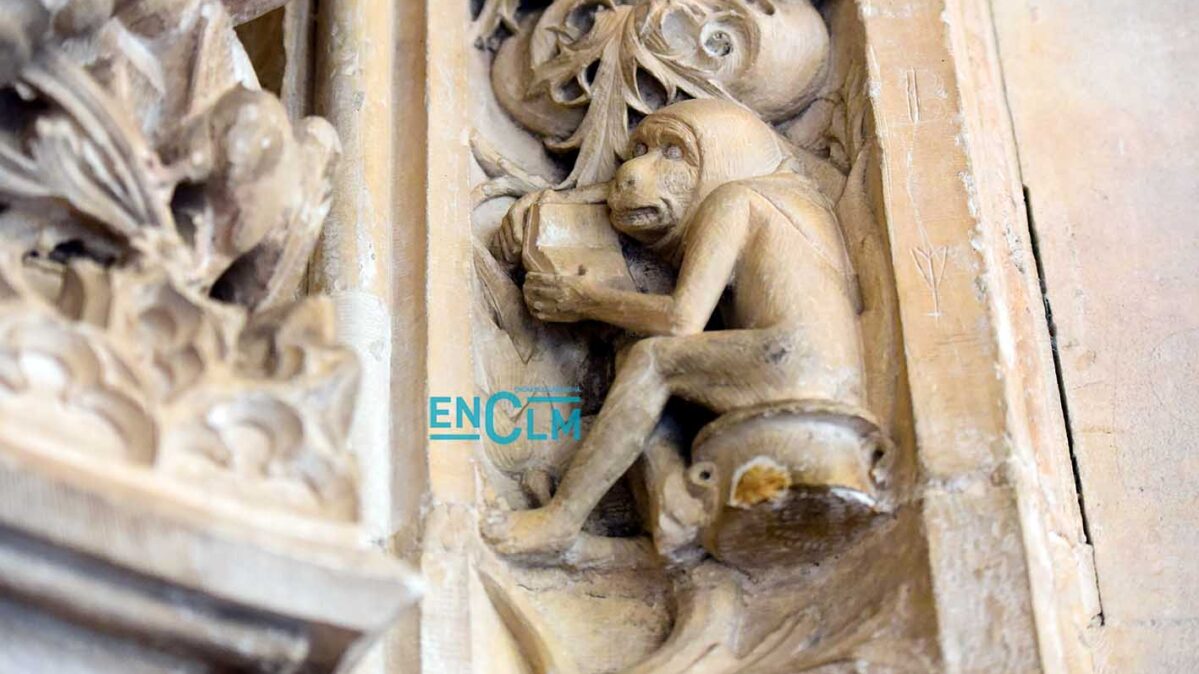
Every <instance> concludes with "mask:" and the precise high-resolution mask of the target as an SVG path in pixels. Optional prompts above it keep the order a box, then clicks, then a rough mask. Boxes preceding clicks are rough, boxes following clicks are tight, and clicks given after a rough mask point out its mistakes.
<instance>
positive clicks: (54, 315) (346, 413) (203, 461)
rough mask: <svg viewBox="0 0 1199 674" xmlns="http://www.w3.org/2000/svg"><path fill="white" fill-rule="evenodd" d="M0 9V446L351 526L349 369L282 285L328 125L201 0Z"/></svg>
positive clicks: (18, 0) (309, 206)
mask: <svg viewBox="0 0 1199 674" xmlns="http://www.w3.org/2000/svg"><path fill="white" fill-rule="evenodd" d="M3 5H4V6H5V8H6V9H7V10H9V11H6V12H5V13H3V14H2V15H0V51H2V52H3V53H4V54H6V55H11V56H12V58H10V59H6V60H5V64H6V65H5V68H4V71H3V72H0V77H2V79H0V255H2V258H0V440H3V441H4V442H5V443H8V444H11V445H15V446H20V447H25V448H28V449H32V450H34V451H41V452H47V453H51V454H56V455H61V456H64V457H75V458H76V459H80V458H82V459H83V460H93V459H100V460H103V461H106V462H108V461H118V462H124V463H127V464H130V465H132V466H140V467H142V468H144V469H149V470H152V471H156V472H158V473H160V474H168V475H171V476H172V477H173V478H177V480H178V483H187V484H190V485H192V486H199V487H201V488H203V489H204V490H205V491H206V492H208V493H217V494H224V495H227V496H230V497H233V498H236V499H240V500H243V501H250V502H253V503H255V504H256V505H259V506H264V507H272V508H282V509H285V510H290V511H292V512H298V513H301V514H304V515H311V516H317V517H323V518H333V519H341V520H348V519H354V518H356V516H357V502H356V476H355V469H354V462H353V460H352V457H351V456H350V455H349V453H348V452H347V451H346V450H345V441H346V434H347V432H348V427H349V423H350V418H351V413H352V409H353V400H354V396H355V392H356V388H357V384H356V382H357V377H358V370H357V363H356V361H355V359H354V358H353V356H352V355H351V354H349V353H348V352H346V351H344V350H342V349H340V348H338V347H336V346H335V345H334V343H333V335H332V315H331V310H330V307H329V306H328V305H327V304H326V303H325V302H324V301H322V300H320V299H317V298H310V299H304V298H302V288H301V282H302V278H303V275H304V271H305V269H306V266H307V261H308V258H309V256H310V254H311V252H312V249H313V247H314V245H315V243H316V239H317V237H318V236H319V233H320V229H321V226H322V225H323V222H324V220H325V216H326V215H327V213H328V210H329V205H330V204H329V202H330V180H329V171H330V170H331V167H332V164H333V162H334V160H335V158H336V155H337V154H338V152H339V145H338V142H337V137H336V134H335V133H334V131H333V129H332V127H330V126H329V124H328V123H326V122H325V121H324V120H320V119H316V118H309V119H304V120H300V121H299V122H297V123H296V124H294V125H293V124H292V122H291V121H290V120H289V119H288V118H287V115H286V113H285V111H284V109H283V107H282V105H281V104H280V103H279V101H278V99H276V98H275V97H274V96H272V95H270V94H268V93H264V92H262V91H261V90H259V88H258V83H257V80H256V78H255V76H254V73H253V71H252V69H251V68H250V67H249V61H248V60H247V59H246V58H245V52H244V50H243V49H242V47H241V44H240V43H239V42H238V40H237V37H236V35H235V33H234V30H233V28H234V26H233V21H232V19H231V18H230V16H229V15H228V14H227V13H226V10H225V8H224V7H223V6H222V4H221V3H220V2H217V1H216V0H176V1H173V2H150V1H149V0H147V1H145V2H139V1H137V0H134V1H132V2H127V3H123V4H121V5H120V6H119V8H118V9H116V10H115V11H114V9H113V6H112V3H107V4H106V3H103V2H100V3H96V2H89V1H87V0H74V1H73V2H68V3H66V4H65V5H62V3H54V5H53V7H56V8H57V9H51V8H50V7H47V6H46V5H43V4H41V3H40V2H38V1H37V0H3ZM9 5H11V7H9ZM60 5H62V6H60Z"/></svg>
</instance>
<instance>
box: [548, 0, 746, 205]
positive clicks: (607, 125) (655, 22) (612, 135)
mask: <svg viewBox="0 0 1199 674" xmlns="http://www.w3.org/2000/svg"><path fill="white" fill-rule="evenodd" d="M746 12H748V6H747V5H745V4H744V3H738V2H727V1H721V0H673V1H671V2H660V1H657V0H649V1H648V2H642V3H639V4H635V5H628V4H616V3H615V2H612V1H611V0H608V1H605V2H596V0H560V1H559V2H557V3H555V4H554V5H553V6H551V8H550V9H548V10H546V13H545V15H544V16H543V17H542V19H541V21H539V22H538V24H537V29H536V30H537V34H535V35H534V40H533V45H532V47H531V53H532V55H533V75H532V79H531V80H530V84H529V95H530V96H536V95H538V94H543V93H544V94H547V95H548V96H549V97H550V98H551V99H552V100H553V101H554V102H556V103H558V104H560V105H566V106H579V107H582V106H586V108H587V113H586V115H585V116H584V118H583V121H582V122H581V123H580V124H579V126H578V128H577V129H576V130H575V131H574V133H572V134H571V135H570V137H568V138H566V139H564V140H550V141H547V145H549V147H551V148H552V149H555V150H558V151H568V150H578V152H579V156H578V159H577V161H576V163H575V167H574V170H573V171H572V172H571V174H570V176H569V177H568V178H567V179H566V181H564V182H563V184H562V185H561V186H562V187H570V186H573V185H579V184H588V183H594V182H602V181H604V180H607V179H608V178H610V177H611V176H612V174H613V173H614V171H615V168H616V164H617V161H618V158H620V157H622V156H623V155H624V152H625V151H626V148H625V145H626V144H627V143H628V137H629V126H630V113H629V110H630V109H632V110H634V111H636V112H637V113H640V114H643V115H644V114H649V113H652V112H653V111H654V110H657V109H658V108H660V107H663V106H665V105H669V104H670V103H672V102H674V101H676V100H678V99H680V98H682V97H684V96H685V97H689V98H722V99H726V100H730V101H731V100H734V98H733V96H732V95H731V94H730V93H729V92H728V91H727V90H726V89H725V88H724V86H722V85H721V84H720V82H718V81H717V80H716V79H715V78H714V77H713V74H714V73H715V72H716V70H717V69H719V68H721V67H722V62H721V56H723V55H724V54H726V53H729V51H731V50H732V49H733V47H734V46H735V45H737V44H738V43H741V42H752V41H754V40H757V39H758V35H757V32H756V29H755V28H754V24H753V22H752V21H749V20H747V18H748V17H747V14H746ZM708 26H720V30H719V31H709V32H707V33H705V30H707V28H705V27H708ZM697 39H698V41H697ZM551 41H552V42H554V47H553V48H550V49H547V48H546V46H545V45H546V44H547V43H549V42H551ZM738 51H739V52H740V51H746V52H748V51H750V49H744V50H742V49H740V48H739V49H738ZM539 52H541V53H545V54H548V56H546V57H545V58H544V59H543V60H540V61H539V60H538V53H539Z"/></svg>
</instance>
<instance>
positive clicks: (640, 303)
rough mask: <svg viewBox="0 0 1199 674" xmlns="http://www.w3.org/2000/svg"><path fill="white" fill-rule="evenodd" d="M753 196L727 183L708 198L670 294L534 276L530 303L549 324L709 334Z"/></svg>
mask: <svg viewBox="0 0 1199 674" xmlns="http://www.w3.org/2000/svg"><path fill="white" fill-rule="evenodd" d="M749 198H750V196H749V193H748V191H747V190H745V188H742V187H739V186H736V185H727V186H725V187H721V188H719V189H717V190H716V191H715V192H713V193H712V194H711V195H709V196H708V198H707V199H705V200H704V203H703V204H702V205H701V206H700V208H699V211H698V212H697V213H696V215H695V216H694V217H693V219H692V221H691V223H690V225H689V226H688V229H687V231H686V233H685V234H684V237H685V239H684V242H683V245H684V249H685V253H684V257H683V264H682V269H681V270H680V271H679V280H678V283H677V284H676V285H675V289H674V293H672V294H670V295H650V294H645V293H637V292H627V291H621V290H615V289H612V288H608V287H605V286H600V285H596V284H594V283H590V282H588V281H587V280H586V278H585V277H569V276H568V277H548V278H544V279H543V278H540V277H541V276H542V275H540V274H538V275H532V274H531V275H530V276H529V277H528V278H526V280H525V297H526V300H527V301H528V302H529V304H530V307H531V308H532V309H533V312H534V314H535V315H538V314H540V315H539V317H540V318H543V319H546V320H580V319H590V320H596V321H602V322H604V323H609V324H612V325H616V326H618V327H622V328H624V329H626V330H629V331H631V332H636V333H639V334H643V335H693V334H698V333H700V332H703V329H704V326H705V325H707V323H708V319H709V318H711V316H712V312H713V311H714V310H715V309H716V304H717V303H718V302H719V301H720V296H721V295H722V294H723V293H724V289H725V288H726V287H727V286H728V284H729V281H730V280H731V279H732V275H733V267H734V266H735V265H736V264H737V258H738V256H739V255H740V253H741V249H742V248H743V247H744V245H745V239H746V235H747V233H748V231H749V218H750V208H749ZM535 277H536V278H535Z"/></svg>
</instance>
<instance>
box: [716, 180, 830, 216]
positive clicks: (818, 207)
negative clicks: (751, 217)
mask: <svg viewBox="0 0 1199 674" xmlns="http://www.w3.org/2000/svg"><path fill="white" fill-rule="evenodd" d="M704 201H705V202H706V203H709V202H710V204H712V205H715V204H721V203H731V202H738V201H741V202H745V201H748V202H749V203H751V204H760V205H768V206H770V207H772V208H773V209H777V210H779V211H783V212H784V213H785V214H787V215H789V216H795V215H800V214H801V213H807V214H811V215H824V214H829V215H831V214H832V212H833V206H832V202H831V201H830V200H829V199H828V197H827V196H825V194H824V193H823V192H821V191H820V188H819V187H818V186H817V185H816V183H815V181H813V180H812V179H811V178H808V177H807V176H804V175H802V174H799V173H795V172H793V171H778V172H776V173H771V174H769V175H764V176H758V177H755V178H744V179H742V180H732V181H729V182H727V183H724V184H723V185H721V186H720V187H717V188H716V189H714V190H712V192H711V193H710V194H709V195H708V197H707V198H706V199H704Z"/></svg>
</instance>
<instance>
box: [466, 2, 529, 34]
mask: <svg viewBox="0 0 1199 674" xmlns="http://www.w3.org/2000/svg"><path fill="white" fill-rule="evenodd" d="M519 9H520V0H483V9H481V10H480V11H479V16H478V17H477V18H476V19H475V25H474V32H475V38H476V39H479V40H487V39H489V38H491V36H493V35H495V33H496V31H498V30H499V29H500V26H503V27H504V28H507V29H508V30H509V31H511V32H512V33H519V32H520V21H519V20H518V19H517V18H516V12H517V10H519Z"/></svg>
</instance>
